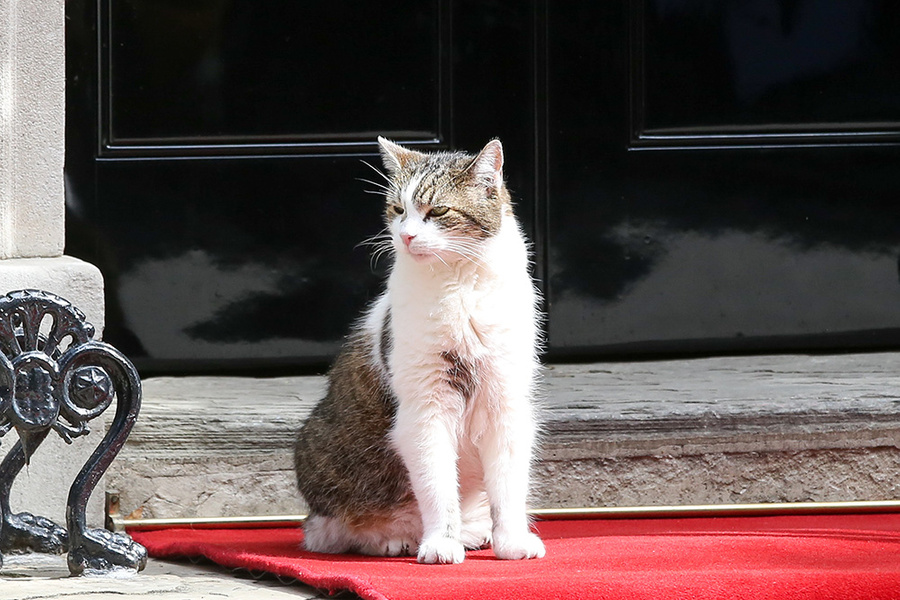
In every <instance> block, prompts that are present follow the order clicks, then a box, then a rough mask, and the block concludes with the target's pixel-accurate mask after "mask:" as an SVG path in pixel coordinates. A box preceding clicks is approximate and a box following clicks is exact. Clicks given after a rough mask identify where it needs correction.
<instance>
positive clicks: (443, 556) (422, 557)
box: [416, 537, 466, 564]
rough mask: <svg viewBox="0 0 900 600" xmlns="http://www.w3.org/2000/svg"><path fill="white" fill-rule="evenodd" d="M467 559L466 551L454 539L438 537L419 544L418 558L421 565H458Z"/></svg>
mask: <svg viewBox="0 0 900 600" xmlns="http://www.w3.org/2000/svg"><path fill="white" fill-rule="evenodd" d="M465 557H466V549H465V548H464V547H463V545H462V544H461V543H460V542H459V540H455V539H453V538H447V537H436V538H431V539H428V540H423V541H422V543H421V544H419V555H418V556H417V557H416V560H418V561H419V562H420V563H427V564H457V563H461V562H462V561H463V559H465Z"/></svg>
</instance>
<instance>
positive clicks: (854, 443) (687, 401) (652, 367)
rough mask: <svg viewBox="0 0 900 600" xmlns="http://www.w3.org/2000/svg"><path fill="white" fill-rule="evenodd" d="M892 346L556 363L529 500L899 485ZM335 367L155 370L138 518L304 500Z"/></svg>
mask: <svg viewBox="0 0 900 600" xmlns="http://www.w3.org/2000/svg"><path fill="white" fill-rule="evenodd" d="M898 358H900V354H895V353H868V354H842V355H774V356H749V357H748V356H740V357H716V358H696V359H683V360H658V361H642V362H606V363H591V364H558V365H550V366H548V367H547V368H546V370H545V377H544V383H543V386H542V389H543V394H542V396H543V402H542V407H541V413H542V416H543V422H544V427H543V435H542V443H541V450H540V454H539V457H538V459H537V461H536V464H535V467H534V485H533V488H534V492H533V499H532V502H531V504H532V506H533V507H540V508H551V507H554V508H555V507H585V506H659V505H685V504H719V503H745V502H754V503H755V502H797V501H821V502H830V501H843V500H885V499H894V498H900V374H898V373H897V371H898V369H897V366H898ZM324 392H325V378H324V377H323V376H308V377H277V378H249V377H154V378H149V379H147V380H145V381H144V404H143V410H142V413H141V416H140V418H139V419H138V422H137V425H136V427H135V429H134V431H133V433H132V435H131V438H130V439H129V441H128V443H127V444H126V446H125V448H124V449H123V451H122V453H121V454H120V455H119V457H118V458H117V459H116V461H115V462H114V463H113V466H112V467H111V469H110V473H109V477H108V484H107V485H108V487H109V488H110V489H115V490H117V491H118V492H119V494H120V503H121V504H120V505H121V510H122V514H124V515H126V516H127V515H129V514H130V513H133V516H142V517H144V518H184V517H222V516H248V515H283V514H302V513H303V512H305V506H304V505H303V503H302V502H301V500H300V498H299V497H298V494H297V492H296V490H295V483H294V476H293V472H292V466H291V464H292V458H291V445H292V440H293V437H294V435H295V432H296V431H297V429H298V427H299V426H300V424H301V423H302V421H303V420H304V419H305V418H306V416H307V415H308V414H309V411H310V410H311V409H312V407H313V405H314V404H315V403H316V402H317V401H318V399H319V398H321V397H322V396H323V395H324Z"/></svg>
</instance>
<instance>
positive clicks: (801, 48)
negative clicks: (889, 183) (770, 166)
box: [630, 0, 900, 144]
mask: <svg viewBox="0 0 900 600" xmlns="http://www.w3.org/2000/svg"><path fill="white" fill-rule="evenodd" d="M630 9H631V15H630V18H631V21H632V26H631V27H632V39H631V48H632V53H633V54H632V59H631V60H632V64H631V66H632V82H631V85H632V88H633V95H632V101H633V107H632V110H633V118H634V121H635V122H634V126H635V132H634V133H635V141H638V142H641V141H644V142H650V143H652V141H653V140H654V138H657V137H662V138H663V139H665V138H666V137H676V138H677V137H686V138H699V139H701V140H702V138H703V137H705V136H710V135H713V134H719V136H720V137H721V138H723V139H716V140H707V141H706V143H716V144H722V143H725V144H729V143H732V144H733V143H741V142H743V143H747V142H748V141H751V140H753V139H754V138H755V140H756V141H765V142H767V143H772V142H774V141H775V139H778V138H779V137H788V138H789V139H790V135H791V134H798V137H797V139H796V140H795V141H799V142H802V141H808V142H812V143H822V142H823V134H833V137H834V139H832V140H831V141H842V142H858V141H860V140H872V141H875V140H877V141H887V140H890V141H895V142H896V141H898V140H900V116H898V112H897V109H898V98H900V82H898V81H897V77H896V72H897V65H898V61H900V41H898V37H897V36H896V35H895V32H896V25H897V24H898V23H897V20H898V16H900V15H897V14H895V13H896V12H897V10H896V9H895V8H893V7H892V6H891V5H890V4H888V3H885V2H873V1H871V0H815V1H810V0H807V1H803V2H780V1H756V2H717V3H710V2H705V1H703V0H690V1H686V2H668V1H664V0H634V1H632V2H631V4H630ZM842 133H843V134H846V136H845V137H844V138H840V137H838V134H842ZM799 134H808V137H807V138H803V137H799ZM765 136H770V137H769V139H765ZM748 137H749V138H751V140H748V139H747V138H748Z"/></svg>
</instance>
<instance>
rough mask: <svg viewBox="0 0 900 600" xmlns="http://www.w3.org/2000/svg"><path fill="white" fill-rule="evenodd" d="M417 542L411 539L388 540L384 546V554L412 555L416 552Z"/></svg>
mask: <svg viewBox="0 0 900 600" xmlns="http://www.w3.org/2000/svg"><path fill="white" fill-rule="evenodd" d="M416 549H417V546H416V543H415V542H413V541H410V540H404V539H393V540H388V541H387V543H386V544H385V547H384V556H411V555H413V554H415V553H416Z"/></svg>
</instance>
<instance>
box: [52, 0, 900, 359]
mask: <svg viewBox="0 0 900 600" xmlns="http://www.w3.org/2000/svg"><path fill="white" fill-rule="evenodd" d="M67 11H68V13H69V14H68V17H69V19H68V24H69V30H68V44H69V48H68V65H69V66H68V69H69V80H68V90H69V103H68V104H69V106H68V126H67V134H68V142H67V146H68V153H67V180H68V183H69V186H68V195H67V205H68V207H69V221H68V231H69V234H68V249H67V251H68V252H69V253H70V254H74V255H76V256H80V257H83V258H85V259H86V260H89V261H91V262H94V263H95V264H97V265H98V266H100V267H101V269H102V270H103V272H104V275H105V277H106V284H107V303H108V328H107V333H106V336H107V339H109V340H110V341H112V342H113V343H114V344H116V345H118V346H119V347H121V348H122V349H123V350H125V351H126V352H128V353H129V355H130V356H132V357H133V358H134V359H135V362H136V363H137V364H138V365H139V366H140V367H142V368H143V369H144V370H145V371H146V370H157V371H159V370H170V371H174V370H196V369H201V368H230V369H231V368H238V367H248V368H250V367H266V366H278V365H302V364H316V365H318V364H322V363H323V362H324V361H326V360H327V359H328V357H329V356H330V355H331V354H332V353H333V352H334V351H335V350H336V348H337V347H338V346H339V344H340V343H341V339H342V337H343V335H344V334H345V333H346V330H347V327H348V325H349V323H350V322H351V321H352V320H353V319H354V318H355V317H356V316H357V315H358V313H359V310H360V309H361V308H362V307H363V306H364V305H365V303H366V301H367V300H368V299H370V298H371V297H373V296H374V295H375V294H376V293H377V292H378V291H379V289H380V285H381V280H382V278H383V275H384V269H385V264H383V263H382V264H375V265H372V264H370V259H369V252H368V249H367V248H366V247H365V246H357V244H359V242H360V241H362V240H364V239H365V238H367V237H369V236H371V235H373V234H375V233H377V232H378V230H379V229H380V227H381V221H380V212H381V207H380V205H379V199H378V198H377V197H376V196H371V195H368V194H366V193H365V192H366V189H367V188H369V189H371V185H370V184H367V183H365V182H362V181H359V179H372V178H377V175H375V174H374V173H372V172H371V171H370V170H369V169H368V167H367V166H366V165H365V164H363V162H362V161H366V162H369V163H372V164H375V165H377V164H378V158H377V152H376V146H375V143H374V138H375V136H376V135H379V134H382V135H387V136H388V137H392V138H394V139H395V140H397V141H400V142H405V143H408V144H411V145H415V146H417V147H420V148H423V149H436V148H448V147H455V148H462V149H468V150H470V151H474V150H477V149H478V148H480V147H481V146H482V145H483V144H484V143H485V142H486V141H487V140H488V139H490V138H491V137H495V136H496V137H500V138H501V139H502V140H503V142H504V146H505V149H506V155H507V169H508V170H507V177H508V179H509V184H510V188H511V189H512V191H513V194H514V197H515V198H516V199H517V200H518V211H519V214H520V216H521V217H522V218H523V220H524V222H525V224H526V229H527V231H528V233H529V235H530V237H531V238H532V239H533V240H534V242H535V253H536V275H537V276H538V277H539V279H540V281H541V286H542V288H543V290H544V293H545V300H546V308H547V311H548V320H547V330H548V350H549V352H550V355H551V357H552V356H556V357H565V356H570V355H577V356H581V357H589V356H598V355H619V354H621V353H623V352H665V351H675V352H683V351H716V350H724V351H733V350H770V349H785V348H793V349H805V348H813V347H833V348H860V347H876V346H890V345H894V344H896V343H897V341H898V340H900V335H898V332H900V285H898V275H897V256H898V254H900V243H898V225H900V211H898V209H897V208H896V195H897V191H898V189H900V185H898V181H900V178H898V174H897V171H898V169H897V167H896V159H897V157H898V153H897V150H896V142H897V141H898V139H900V136H898V133H900V126H898V125H897V122H898V120H897V118H896V117H897V115H900V90H898V84H897V82H896V79H897V78H896V76H895V75H896V73H897V70H898V65H900V56H898V54H900V48H898V46H900V44H898V42H897V41H896V39H897V37H896V36H895V35H893V33H892V32H894V31H895V30H896V28H895V27H894V25H895V24H897V21H898V13H900V11H898V9H897V8H895V7H894V5H893V4H891V3H888V2H876V1H874V0H806V1H803V0H795V1H786V0H785V1H780V0H755V1H750V2H747V1H737V0H724V1H722V2H708V1H706V0H631V1H626V0H617V1H615V2H594V1H587V0H576V1H573V2H565V3H564V2H556V3H551V2H545V1H537V0H535V1H534V2H520V1H514V0H505V1H500V0H498V1H491V2H473V1H469V2H462V1H454V0H432V1H430V2H418V1H417V2H412V1H407V2H403V1H402V0H394V1H390V2H371V3H353V5H352V6H350V7H348V6H347V5H346V4H345V3H319V2H297V1H296V0H266V1H264V2H259V1H254V0H177V1H176V0H70V2H68V3H67Z"/></svg>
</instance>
